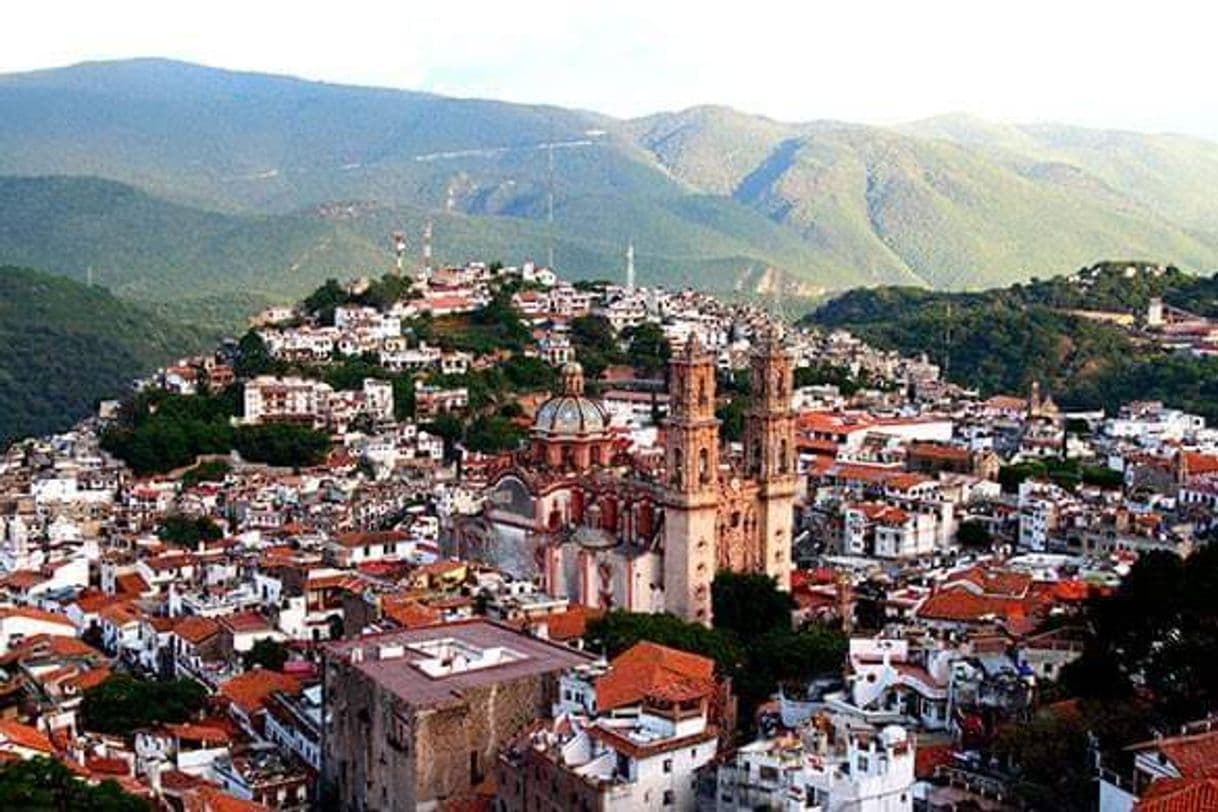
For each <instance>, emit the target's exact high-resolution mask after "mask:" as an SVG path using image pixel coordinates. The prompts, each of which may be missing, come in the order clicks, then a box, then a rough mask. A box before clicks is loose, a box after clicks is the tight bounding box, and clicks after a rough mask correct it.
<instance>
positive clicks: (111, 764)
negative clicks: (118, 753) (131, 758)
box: [85, 756, 131, 775]
mask: <svg viewBox="0 0 1218 812" xmlns="http://www.w3.org/2000/svg"><path fill="white" fill-rule="evenodd" d="M85 769H86V770H88V771H89V772H92V773H100V774H102V775H131V765H130V764H128V763H127V762H126V761H124V760H123V759H121V758H102V757H101V756H88V757H87V758H86V759H85Z"/></svg>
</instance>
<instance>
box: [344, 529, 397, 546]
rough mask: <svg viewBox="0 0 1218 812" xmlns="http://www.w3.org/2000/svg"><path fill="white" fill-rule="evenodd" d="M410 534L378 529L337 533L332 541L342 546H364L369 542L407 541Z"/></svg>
mask: <svg viewBox="0 0 1218 812" xmlns="http://www.w3.org/2000/svg"><path fill="white" fill-rule="evenodd" d="M409 540H410V534H409V533H403V532H402V531H400V530H378V531H374V532H363V533H339V534H338V535H337V536H335V537H334V541H335V542H337V543H338V544H340V545H342V546H343V547H365V546H367V545H369V544H390V543H393V542H398V541H409Z"/></svg>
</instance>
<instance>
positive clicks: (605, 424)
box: [533, 362, 609, 437]
mask: <svg viewBox="0 0 1218 812" xmlns="http://www.w3.org/2000/svg"><path fill="white" fill-rule="evenodd" d="M562 388H563V391H562V394H561V395H556V396H554V397H552V398H550V399H549V400H547V401H546V402H545V403H543V404H541V408H540V409H538V410H537V417H536V418H535V419H534V421H533V431H534V433H536V434H541V435H545V436H548V437H554V436H568V435H572V436H580V435H589V434H602V433H604V432H605V431H607V430H608V428H609V413H608V412H607V411H605V407H604V406H602V405H601V404H599V403H597V402H596V401H595V400H592V399H591V398H589V397H585V396H584V370H583V367H581V366H580V365H579V364H577V363H575V362H572V363H569V364H566V365H564V366H563V368H562Z"/></svg>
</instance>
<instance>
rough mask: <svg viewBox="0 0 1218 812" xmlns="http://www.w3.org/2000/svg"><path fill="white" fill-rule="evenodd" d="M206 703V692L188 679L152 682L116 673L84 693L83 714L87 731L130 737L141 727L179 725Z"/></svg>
mask: <svg viewBox="0 0 1218 812" xmlns="http://www.w3.org/2000/svg"><path fill="white" fill-rule="evenodd" d="M206 704H207V690H206V689H205V688H204V687H203V686H202V685H200V684H199V683H197V682H195V681H194V680H189V679H180V680H174V681H172V682H150V681H144V680H139V679H136V678H135V677H132V676H130V675H127V674H114V675H112V676H111V677H109V678H108V679H107V680H106V681H105V682H103V683H101V684H100V685H98V686H96V687H94V688H90V689H89V690H87V691H85V696H84V701H83V703H82V704H81V714H82V717H83V719H84V727H85V729H86V730H94V731H97V732H98V733H112V734H114V735H130V734H131V732H132V731H133V730H135V729H136V728H140V727H149V726H151V725H156V724H163V723H167V722H169V723H180V722H185V721H186V720H188V719H190V718H192V717H194V716H195V715H196V714H197V713H198V712H199V711H200V710H202V709H203V707H204V705H206Z"/></svg>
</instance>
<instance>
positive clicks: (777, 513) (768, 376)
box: [744, 328, 798, 590]
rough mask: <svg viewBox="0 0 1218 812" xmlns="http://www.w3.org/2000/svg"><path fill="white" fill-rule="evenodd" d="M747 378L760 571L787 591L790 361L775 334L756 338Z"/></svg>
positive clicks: (748, 451)
mask: <svg viewBox="0 0 1218 812" xmlns="http://www.w3.org/2000/svg"><path fill="white" fill-rule="evenodd" d="M750 372H751V380H752V390H753V400H752V405H751V406H750V407H749V410H748V411H747V412H746V413H745V418H744V454H745V468H746V470H747V472H748V475H749V476H751V477H754V478H756V480H757V483H758V485H759V488H758V495H757V499H758V511H757V515H758V526H757V531H758V542H759V544H760V553H761V557H762V562H763V567H762V568H763V570H764V571H765V573H766V574H767V575H770V576H772V577H773V578H774V579H775V580H776V581H777V582H778V586H779V587H780V588H781V589H784V590H786V589H789V588H790V584H791V538H792V526H793V524H794V520H795V490H796V485H797V483H798V478H797V475H796V466H795V412H794V410H793V409H792V408H791V388H792V383H793V372H792V369H791V358H790V356H789V355H788V353H787V351H786V349H785V348H784V347H783V343H782V338H781V334H780V332H779V331H778V330H777V329H776V328H770V329H767V330H766V331H765V332H764V333H763V334H762V335H760V336H758V340H757V342H756V346H755V348H754V350H753V357H752V360H751V369H750Z"/></svg>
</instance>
